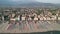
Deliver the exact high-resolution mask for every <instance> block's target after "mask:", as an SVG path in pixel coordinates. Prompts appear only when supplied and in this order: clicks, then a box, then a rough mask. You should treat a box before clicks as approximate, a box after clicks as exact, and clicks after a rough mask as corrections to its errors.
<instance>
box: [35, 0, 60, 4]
mask: <svg viewBox="0 0 60 34" xmlns="http://www.w3.org/2000/svg"><path fill="white" fill-rule="evenodd" d="M36 1H39V2H44V3H59V4H60V0H36Z"/></svg>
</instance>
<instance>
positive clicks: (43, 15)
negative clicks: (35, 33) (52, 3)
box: [0, 8, 60, 31]
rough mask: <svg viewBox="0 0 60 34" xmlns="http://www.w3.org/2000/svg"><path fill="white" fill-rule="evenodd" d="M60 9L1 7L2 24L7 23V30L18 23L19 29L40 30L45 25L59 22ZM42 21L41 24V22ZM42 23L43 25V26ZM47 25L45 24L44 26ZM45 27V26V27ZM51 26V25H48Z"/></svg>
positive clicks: (0, 21) (0, 22) (0, 18)
mask: <svg viewBox="0 0 60 34" xmlns="http://www.w3.org/2000/svg"><path fill="white" fill-rule="evenodd" d="M59 20H60V9H59V8H57V9H51V8H0V24H2V23H7V22H8V23H7V24H8V25H7V27H6V28H5V30H9V29H11V28H12V26H13V27H14V26H15V25H17V26H16V27H17V28H18V26H19V27H20V28H19V29H20V30H21V31H23V29H25V31H26V30H28V31H29V30H39V29H41V28H42V27H43V24H42V23H45V22H46V24H45V25H50V24H53V23H58V24H60V23H59ZM39 23H40V24H39ZM41 25H42V26H41ZM44 27H45V26H44ZM44 27H43V28H44ZM47 28H49V27H47ZM51 28H52V27H51Z"/></svg>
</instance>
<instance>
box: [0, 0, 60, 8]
mask: <svg viewBox="0 0 60 34" xmlns="http://www.w3.org/2000/svg"><path fill="white" fill-rule="evenodd" d="M0 7H50V8H51V7H57V8H60V4H52V3H43V2H37V1H30V0H27V1H24V0H21V1H16V2H14V1H9V0H0Z"/></svg>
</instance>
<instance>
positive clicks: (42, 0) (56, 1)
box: [0, 0, 60, 4]
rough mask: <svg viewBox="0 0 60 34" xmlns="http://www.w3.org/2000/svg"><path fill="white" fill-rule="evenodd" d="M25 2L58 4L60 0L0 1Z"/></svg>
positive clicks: (9, 0)
mask: <svg viewBox="0 0 60 34" xmlns="http://www.w3.org/2000/svg"><path fill="white" fill-rule="evenodd" d="M25 1H26V2H27V1H37V2H43V3H54V4H60V0H0V2H3V3H4V2H25Z"/></svg>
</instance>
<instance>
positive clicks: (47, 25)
mask: <svg viewBox="0 0 60 34" xmlns="http://www.w3.org/2000/svg"><path fill="white" fill-rule="evenodd" d="M8 25H9V24H8V22H6V23H3V24H0V33H30V32H45V31H53V30H57V31H60V24H59V23H56V22H55V21H37V22H36V23H34V22H30V23H28V22H26V21H25V22H23V23H21V24H20V25H18V24H12V26H11V27H9V28H8ZM7 28H8V29H7Z"/></svg>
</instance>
